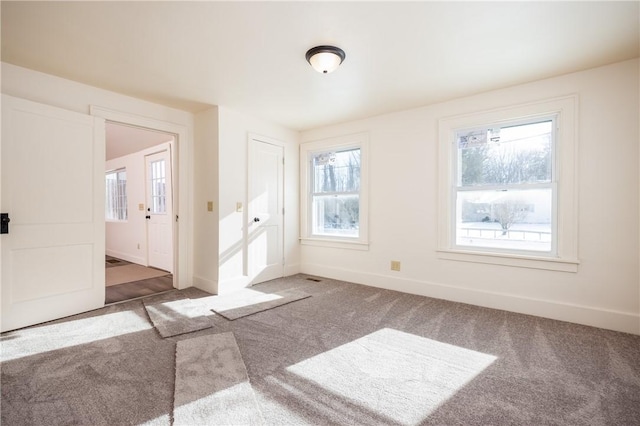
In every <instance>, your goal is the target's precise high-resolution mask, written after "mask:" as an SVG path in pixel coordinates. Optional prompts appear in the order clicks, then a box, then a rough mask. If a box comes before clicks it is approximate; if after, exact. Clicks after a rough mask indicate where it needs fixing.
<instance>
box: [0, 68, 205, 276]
mask: <svg viewBox="0 0 640 426" xmlns="http://www.w3.org/2000/svg"><path fill="white" fill-rule="evenodd" d="M2 93H5V94H8V95H11V96H15V97H19V98H23V99H28V100H31V101H34V102H39V103H43V104H47V105H52V106H55V107H59V108H63V109H67V110H71V111H76V112H80V113H83V114H89V113H90V107H91V106H92V105H93V106H99V107H101V108H104V109H105V110H109V111H113V112H114V113H115V114H116V115H121V116H124V117H135V119H134V121H136V120H137V121H140V120H142V121H145V122H160V123H169V126H168V127H175V126H179V127H180V128H184V129H186V131H185V133H184V137H183V138H182V139H181V140H179V143H178V145H179V146H178V151H179V152H177V153H176V154H177V156H178V158H179V161H180V169H179V171H178V173H179V176H178V177H177V179H178V182H179V187H180V188H179V189H180V192H179V200H180V201H179V214H180V218H181V220H180V223H179V225H178V226H179V234H178V235H179V241H178V245H179V247H180V250H179V259H178V264H179V268H178V273H177V274H176V277H177V285H178V287H179V288H184V287H188V286H190V285H191V284H192V275H193V261H192V258H191V249H192V248H193V229H192V227H191V226H190V225H191V224H193V217H192V212H193V211H192V208H191V207H192V206H191V203H192V200H193V189H192V182H193V170H192V168H191V167H190V165H191V162H192V161H193V159H192V151H193V114H191V113H189V112H186V111H181V110H177V109H173V108H169V107H166V106H163V105H158V104H154V103H151V102H146V101H143V100H140V99H136V98H132V97H129V96H124V95H121V94H119V93H115V92H110V91H107V90H103V89H99V88H96V87H92V86H87V85H85V84H81V83H77V82H74V81H71V80H65V79H62V78H59V77H55V76H52V75H48V74H43V73H40V72H37V71H33V70H29V69H27V68H22V67H18V66H15V65H12V64H8V63H4V62H3V63H2ZM120 113H122V114H120ZM161 130H162V129H161ZM185 165H188V166H189V167H185ZM174 178H176V177H175V176H174Z"/></svg>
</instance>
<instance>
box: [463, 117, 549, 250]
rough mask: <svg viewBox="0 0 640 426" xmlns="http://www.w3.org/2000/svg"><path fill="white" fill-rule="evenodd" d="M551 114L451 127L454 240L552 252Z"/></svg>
mask: <svg viewBox="0 0 640 426" xmlns="http://www.w3.org/2000/svg"><path fill="white" fill-rule="evenodd" d="M554 128H555V117H553V116H552V117H543V118H537V119H535V120H526V121H524V122H522V121H520V122H514V123H509V124H495V125H489V126H483V127H479V128H478V127H476V128H473V129H462V130H458V131H456V135H455V141H454V143H455V145H456V147H455V149H456V151H457V161H456V162H455V165H454V166H455V167H453V168H452V172H453V173H454V179H455V181H457V184H456V186H455V188H454V191H455V200H456V207H455V212H452V213H453V214H455V224H456V226H455V228H454V232H455V244H456V245H457V246H460V247H465V248H482V249H483V250H491V251H494V250H495V251H502V250H505V251H513V252H519V251H522V252H536V253H546V254H555V242H556V239H557V236H556V233H555V223H554V218H555V217H556V208H557V206H556V203H555V201H554V200H555V199H556V197H555V188H556V185H555V182H554V179H555V173H554V159H555V155H553V153H554V133H555V132H554Z"/></svg>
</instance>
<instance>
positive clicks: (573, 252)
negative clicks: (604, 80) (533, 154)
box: [437, 95, 579, 272]
mask: <svg viewBox="0 0 640 426" xmlns="http://www.w3.org/2000/svg"><path fill="white" fill-rule="evenodd" d="M551 115H556V116H557V122H556V124H557V126H558V127H557V129H556V143H555V145H556V147H555V155H556V158H555V166H556V168H555V172H556V174H557V178H556V179H554V180H555V181H557V182H558V185H557V191H556V194H557V206H558V208H557V218H556V226H557V234H556V235H557V241H556V244H557V245H556V253H555V255H554V256H551V257H550V256H545V255H535V254H527V253H518V252H515V251H514V252H512V253H511V252H492V251H482V249H480V248H478V249H464V248H461V247H459V246H456V244H455V240H454V239H453V236H454V232H453V231H452V226H454V225H455V224H454V223H453V217H454V215H453V212H452V209H455V207H454V200H453V194H454V191H453V188H454V185H456V182H454V179H453V174H452V168H453V167H455V165H454V161H456V160H457V151H456V150H454V146H453V143H452V141H453V139H454V134H455V131H456V130H457V129H460V128H471V127H475V126H478V127H480V126H483V125H486V124H489V123H491V124H493V123H496V124H498V123H500V122H513V121H514V120H527V119H530V118H536V117H545V116H547V117H548V116H551ZM438 131H439V134H438V136H439V143H438V147H439V150H438V164H439V169H438V180H439V185H438V193H439V197H438V200H439V203H438V250H437V252H438V257H439V258H441V259H447V260H457V261H465V262H475V263H489V264H495V265H504V266H513V267H522V268H535V269H547V270H553V271H562V272H577V270H578V264H579V260H578V199H577V197H578V191H577V187H576V184H577V182H578V177H577V174H578V97H577V95H571V96H565V97H560V98H554V99H548V100H543V101H538V102H532V103H527V104H520V105H515V106H511V107H505V108H499V109H494V110H489V111H482V112H476V113H472V114H465V115H459V116H453V117H446V118H443V119H440V120H439V123H438Z"/></svg>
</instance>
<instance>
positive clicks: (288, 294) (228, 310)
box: [203, 288, 311, 320]
mask: <svg viewBox="0 0 640 426" xmlns="http://www.w3.org/2000/svg"><path fill="white" fill-rule="evenodd" d="M307 297H311V295H309V294H307V293H304V292H301V291H296V290H286V291H280V292H274V293H268V292H261V291H259V290H258V289H256V288H247V289H242V290H238V291H235V292H233V293H229V294H224V295H221V296H211V297H208V298H207V299H206V301H204V300H203V302H204V303H205V304H206V305H207V306H208V307H210V308H211V310H212V311H213V312H215V313H217V314H219V315H222V316H223V317H225V318H226V319H228V320H236V319H238V318H242V317H246V316H249V315H253V314H257V313H258V312H262V311H266V310H269V309H273V308H277V307H278V306H282V305H286V304H288V303H291V302H296V301H298V300H302V299H306V298H307Z"/></svg>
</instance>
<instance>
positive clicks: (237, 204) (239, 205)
mask: <svg viewBox="0 0 640 426" xmlns="http://www.w3.org/2000/svg"><path fill="white" fill-rule="evenodd" d="M236 212H238V213H242V203H241V202H240V201H238V202H237V203H236Z"/></svg>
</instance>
